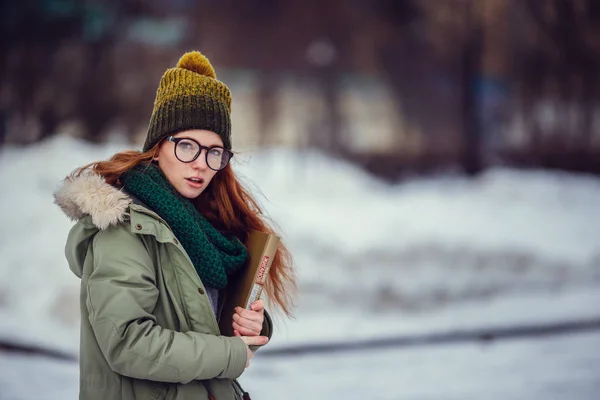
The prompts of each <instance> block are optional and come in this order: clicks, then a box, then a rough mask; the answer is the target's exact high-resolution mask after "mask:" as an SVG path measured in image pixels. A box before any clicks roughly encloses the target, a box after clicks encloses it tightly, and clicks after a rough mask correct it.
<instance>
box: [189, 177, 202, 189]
mask: <svg viewBox="0 0 600 400" xmlns="http://www.w3.org/2000/svg"><path fill="white" fill-rule="evenodd" d="M185 180H186V181H187V183H188V185H190V186H191V187H193V188H196V189H200V188H201V187H202V186H203V185H204V179H202V178H196V179H192V178H185Z"/></svg>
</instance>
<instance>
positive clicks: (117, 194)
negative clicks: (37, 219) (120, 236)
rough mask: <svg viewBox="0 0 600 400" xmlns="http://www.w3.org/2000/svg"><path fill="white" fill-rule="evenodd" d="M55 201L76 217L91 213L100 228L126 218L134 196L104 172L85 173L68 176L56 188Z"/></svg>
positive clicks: (73, 218) (77, 218) (67, 213)
mask: <svg viewBox="0 0 600 400" xmlns="http://www.w3.org/2000/svg"><path fill="white" fill-rule="evenodd" d="M54 202H55V203H56V204H57V205H58V206H59V207H60V208H61V209H62V211H63V212H64V213H65V214H66V215H67V216H68V217H69V218H71V219H72V220H74V221H78V220H80V219H82V218H83V217H85V216H87V215H89V216H91V218H92V222H93V223H94V225H95V226H96V227H98V229H100V230H105V229H108V228H109V227H110V226H114V225H118V224H120V223H121V222H123V221H124V220H125V217H126V216H127V209H128V208H129V206H130V204H131V203H132V199H131V197H130V196H129V195H128V194H127V193H125V192H123V190H121V189H118V188H116V187H114V186H112V185H109V184H108V183H106V181H105V180H104V178H103V177H102V176H100V175H97V174H93V173H87V174H85V173H84V174H81V175H80V176H75V177H71V176H69V177H67V178H66V179H65V180H64V181H63V182H62V184H61V185H60V187H59V188H58V189H57V190H56V191H55V192H54Z"/></svg>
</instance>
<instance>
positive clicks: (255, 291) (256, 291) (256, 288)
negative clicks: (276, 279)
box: [246, 282, 263, 310]
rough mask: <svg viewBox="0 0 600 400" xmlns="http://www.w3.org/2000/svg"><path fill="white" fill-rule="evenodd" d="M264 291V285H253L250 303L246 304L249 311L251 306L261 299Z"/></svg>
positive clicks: (249, 298)
mask: <svg viewBox="0 0 600 400" xmlns="http://www.w3.org/2000/svg"><path fill="white" fill-rule="evenodd" d="M262 291H263V285H261V284H259V283H256V282H255V283H254V285H252V291H251V292H250V297H248V303H247V304H246V309H247V310H249V309H250V306H251V305H252V303H254V302H255V301H256V300H258V299H260V295H261V294H262Z"/></svg>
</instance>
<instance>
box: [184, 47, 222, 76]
mask: <svg viewBox="0 0 600 400" xmlns="http://www.w3.org/2000/svg"><path fill="white" fill-rule="evenodd" d="M177 68H183V69H187V70H189V71H193V72H196V73H198V74H200V75H204V76H207V77H209V78H213V79H217V74H216V73H215V69H214V68H213V66H212V65H211V64H210V61H208V58H206V56H204V55H203V54H202V53H200V52H199V51H190V52H189V53H185V54H184V55H183V56H181V58H180V59H179V62H178V63H177Z"/></svg>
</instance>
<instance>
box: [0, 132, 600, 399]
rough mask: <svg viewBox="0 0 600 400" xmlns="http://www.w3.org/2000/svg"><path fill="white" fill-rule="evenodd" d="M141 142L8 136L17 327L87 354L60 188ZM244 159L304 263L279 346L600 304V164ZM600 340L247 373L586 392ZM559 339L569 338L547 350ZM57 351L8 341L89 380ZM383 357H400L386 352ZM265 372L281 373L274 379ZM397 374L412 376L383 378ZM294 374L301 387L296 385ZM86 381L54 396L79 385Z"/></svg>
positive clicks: (6, 276)
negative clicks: (409, 168) (393, 173)
mask: <svg viewBox="0 0 600 400" xmlns="http://www.w3.org/2000/svg"><path fill="white" fill-rule="evenodd" d="M127 148H128V146H127V145H126V144H124V143H110V144H106V145H101V146H98V145H89V144H85V143H82V142H80V141H78V140H76V139H73V138H70V137H68V136H57V137H55V138H53V139H51V140H48V141H45V142H43V143H39V144H36V145H33V146H29V147H26V148H16V147H5V148H4V149H2V150H0V187H2V188H3V190H2V196H1V197H0V217H1V219H0V221H1V222H2V224H1V225H0V261H1V262H0V277H1V278H0V321H2V322H1V323H0V341H2V340H4V341H10V342H16V343H22V344H35V345H38V346H42V347H48V348H52V349H56V350H60V351H64V352H67V353H70V354H76V353H77V348H78V326H79V314H78V313H79V310H78V307H79V281H78V279H77V278H76V277H75V276H74V275H73V274H72V273H71V271H70V270H69V269H68V267H67V264H66V261H65V259H64V254H63V251H64V243H65V239H66V235H67V232H68V230H69V228H70V227H71V225H72V222H71V221H69V220H68V219H67V218H66V217H65V216H64V215H63V214H62V213H61V212H60V210H59V209H58V207H57V206H55V205H54V204H53V203H52V192H53V191H54V190H55V189H56V187H57V185H58V184H59V182H60V181H61V180H62V179H63V178H64V177H65V176H66V175H67V174H68V173H69V172H71V171H72V170H73V169H74V168H76V167H79V166H81V165H83V164H86V163H89V162H92V161H95V160H100V159H105V158H107V157H109V156H110V155H111V154H113V153H114V152H116V151H119V150H124V149H127ZM234 168H235V169H236V171H238V173H239V175H240V176H241V178H242V179H243V181H244V182H245V183H246V184H247V185H248V186H249V187H250V188H251V189H252V191H253V192H254V193H257V194H258V200H259V202H260V203H261V205H262V206H263V208H264V211H265V213H266V214H267V215H268V216H270V217H271V218H272V219H273V220H274V221H275V223H276V225H277V226H278V227H279V228H280V229H281V231H282V233H283V238H284V240H285V241H286V243H287V244H288V246H289V248H290V250H291V251H292V253H293V254H294V256H295V260H296V265H297V275H298V280H299V297H298V302H297V303H298V308H297V310H296V318H295V319H294V320H291V321H288V320H286V319H284V318H282V317H280V316H276V319H275V321H276V332H275V336H274V338H273V340H272V343H270V344H269V346H271V347H272V348H275V347H277V346H287V345H290V344H301V343H306V342H314V341H318V342H326V341H339V340H356V339H361V338H365V337H388V336H394V335H401V334H417V333H425V332H434V331H435V332H437V331H447V330H454V329H458V328H461V329H470V328H473V329H475V328H480V327H490V326H499V327H502V326H509V325H514V324H517V325H524V324H538V323H552V322H558V321H566V320H580V319H591V318H599V317H600V309H598V307H597V304H599V303H600V291H598V285H599V283H600V246H599V242H598V237H599V233H600V226H598V224H597V221H598V220H600V218H599V217H600V208H599V207H597V204H598V199H599V198H600V180H598V179H597V178H594V177H590V176H584V175H574V174H567V173H557V172H549V171H527V172H525V171H517V170H511V169H507V168H497V169H492V170H490V171H488V172H486V173H484V174H483V175H481V176H480V177H478V178H476V179H467V178H464V177H460V176H454V175H445V176H437V177H433V178H427V179H414V180H411V181H408V182H405V183H403V184H401V185H392V186H390V185H387V184H385V183H384V182H381V181H379V180H377V179H375V178H373V177H371V176H369V175H367V174H366V173H364V172H363V171H361V170H360V169H358V168H356V167H354V166H351V165H349V164H346V163H344V162H342V161H340V160H336V159H333V158H331V157H327V156H325V155H323V154H319V153H316V152H302V153H298V152H294V151H292V150H289V149H273V150H270V151H262V152H246V153H241V154H237V155H236V156H235V157H234ZM582 338H583V339H582V341H580V340H579V339H575V338H571V337H566V336H565V337H563V338H546V339H544V340H540V341H524V342H511V343H510V344H509V343H506V344H504V343H501V344H497V345H494V346H492V347H489V348H485V349H483V348H481V347H480V346H477V345H471V346H468V345H463V346H459V347H456V348H443V349H441V348H440V349H424V348H416V349H404V350H400V349H396V350H390V351H383V352H380V351H379V352H368V353H364V354H357V355H344V356H335V357H327V356H323V357H318V356H315V357H307V358H290V359H274V358H264V359H261V357H260V353H259V355H257V357H256V358H255V359H254V361H253V363H254V365H255V366H254V367H253V368H251V369H250V370H248V372H247V373H246V374H245V375H244V379H245V380H246V381H247V382H248V386H250V387H252V390H251V392H253V393H259V395H257V396H256V398H265V399H269V398H282V397H285V398H300V397H301V395H300V394H301V393H304V394H305V395H306V394H307V392H305V390H308V387H305V386H307V385H306V384H305V383H306V381H307V380H309V381H314V385H313V384H312V383H311V385H313V386H314V388H316V389H319V388H321V389H322V390H324V391H325V393H328V395H324V396H317V397H318V398H332V399H333V398H381V399H386V398H398V397H400V398H424V399H426V398H440V394H444V393H445V394H447V395H445V394H444V395H443V396H442V397H443V398H444V399H446V398H448V399H453V398H457V399H459V398H460V399H463V398H464V399H469V398H473V399H475V398H477V399H483V398H515V399H517V398H557V399H559V398H560V399H570V398H583V399H585V398H591V397H589V396H588V395H587V393H591V392H590V390H592V389H594V390H596V389H598V377H599V376H600V362H599V361H598V358H594V357H593V356H592V355H589V354H588V353H589V352H586V351H585V348H587V349H588V350H589V349H590V348H597V346H598V344H600V343H598V342H599V337H598V335H596V334H588V335H584V336H582ZM544 343H546V344H544ZM548 343H552V344H551V345H548ZM580 343H583V344H580ZM584 344H585V346H584ZM555 345H556V346H557V348H560V349H562V350H560V352H561V353H560V354H558V355H557V354H553V353H551V354H546V353H547V349H548V346H550V347H554V346H555ZM440 357H441V358H440ZM438 359H443V360H444V362H441V363H439V362H437V360H438ZM562 362H564V363H565V365H564V366H563V365H558V364H556V363H562ZM579 362H581V363H583V364H581V365H584V366H585V365H588V364H589V368H587V369H586V371H587V372H585V373H582V374H581V375H577V376H575V375H573V374H572V373H570V372H569V371H572V369H571V368H570V367H569V365H576V366H578V367H577V368H582V367H581V365H580V364H578V363H579ZM52 363H53V361H50V360H41V359H38V358H36V357H18V356H15V355H4V354H2V353H0V371H2V372H3V374H4V371H8V370H10V369H13V371H12V373H13V375H14V374H19V373H22V372H23V371H25V370H27V371H37V370H38V369H39V371H40V372H39V374H38V373H36V375H42V376H40V377H39V379H40V382H41V380H43V379H45V377H44V376H46V374H49V375H47V376H48V379H50V377H51V376H53V375H52V374H57V376H56V380H57V381H59V382H61V380H62V379H64V380H66V381H68V382H71V385H73V386H75V387H76V384H77V378H76V367H75V366H73V365H72V364H71V363H68V362H58V364H60V365H54V364H52ZM378 363H381V365H383V366H385V367H382V368H376V367H373V368H371V367H369V366H370V365H371V366H373V365H374V364H378ZM586 363H587V364H586ZM340 364H342V365H340ZM498 370H499V372H498ZM538 370H539V371H538ZM50 371H52V372H50ZM264 371H270V372H269V373H270V374H271V375H268V376H274V377H277V379H275V381H277V383H276V384H272V382H273V381H272V380H268V381H267V379H266V378H264V379H265V380H264V384H262V383H261V382H263V381H262V380H261V379H263V378H261V374H262V372H264ZM393 371H397V372H398V374H399V375H394V374H395V372H393ZM496 372H497V373H498V374H499V375H498V376H499V379H498V381H495V380H494V377H495V376H496ZM3 374H0V376H2V375H3ZM502 374H505V376H503V375H502ZM7 376H8V377H7V378H4V379H6V381H5V382H9V383H10V385H9V386H8V387H9V388H12V389H10V390H12V392H10V391H9V392H2V393H13V394H12V395H7V396H8V397H5V396H4V397H3V395H2V394H0V399H4V398H15V399H25V398H34V397H27V396H28V394H27V393H28V392H27V391H24V392H23V394H22V396H21V397H19V396H20V393H21V392H19V390H21V389H22V388H24V387H26V386H27V385H26V384H25V383H23V384H22V383H19V382H20V381H19V379H17V378H14V377H12V375H7ZM357 376H358V377H361V378H360V380H359V381H358V382H357V379H356V377H357ZM321 377H322V378H321ZM379 377H381V378H382V379H383V380H384V381H386V380H387V381H388V382H389V383H391V384H392V385H391V386H393V388H394V389H393V390H392V391H391V392H389V391H388V390H385V391H384V390H383V389H382V388H380V387H379V386H377V385H378V384H377V383H376V380H377V379H379ZM376 378H377V379H376ZM36 379H37V378H36ZM428 379H432V380H433V381H435V382H436V384H435V385H430V384H429V381H428ZM553 380H554V381H555V382H556V383H555V384H554V383H552V381H553ZM255 381H256V383H255ZM377 382H378V380H377ZM41 384H42V383H40V385H41ZM286 385H289V387H297V388H298V391H297V393H298V394H293V396H296V397H293V396H292V395H290V394H289V393H288V392H287V391H285V392H284V390H285V388H286V387H288V386H286ZM528 385H529V386H528ZM73 386H71V387H69V386H68V384H67V386H66V388H65V389H64V390H65V391H66V392H64V393H63V392H60V390H58V389H57V390H58V391H57V392H56V394H55V395H54V394H53V395H50V393H51V392H50V391H49V392H48V397H46V398H48V399H59V398H60V399H63V398H73V397H74V396H75V395H74V394H73V393H76V390H75V389H74V388H73ZM263 386H264V388H263ZM0 387H5V385H4V382H2V381H0ZM61 387H62V386H61ZM19 388H21V389H19ZM357 388H358V389H360V390H364V392H361V391H356V390H358V389H357ZM486 388H493V390H495V392H494V393H495V394H497V396H496V395H491V394H489V393H488V392H486V391H485V389H486ZM519 388H521V389H520V390H521V391H519ZM552 388H558V389H557V390H553V389H552ZM578 388H582V389H581V390H582V391H581V392H580V393H579V394H580V397H577V396H576V395H577V393H578V392H577V390H579V389H578ZM23 390H25V389H23ZM61 390H62V389H61ZM261 390H262V392H261ZM369 390H370V391H369ZM271 391H272V392H271ZM283 393H285V395H284V394H283ZM369 393H372V395H369ZM388 393H391V394H388ZM519 393H520V394H519ZM531 393H536V396H533V397H532V396H531V395H529V394H531ZM561 393H562V394H561ZM17 394H19V396H17ZM277 394H278V395H277ZM359 394H362V395H359ZM404 394H406V396H404ZM537 394H539V396H537ZM11 396H13V397H11ZM278 396H279V397H278ZM586 396H587V397H586Z"/></svg>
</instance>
